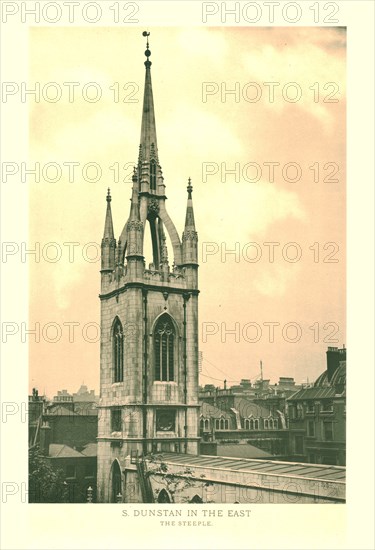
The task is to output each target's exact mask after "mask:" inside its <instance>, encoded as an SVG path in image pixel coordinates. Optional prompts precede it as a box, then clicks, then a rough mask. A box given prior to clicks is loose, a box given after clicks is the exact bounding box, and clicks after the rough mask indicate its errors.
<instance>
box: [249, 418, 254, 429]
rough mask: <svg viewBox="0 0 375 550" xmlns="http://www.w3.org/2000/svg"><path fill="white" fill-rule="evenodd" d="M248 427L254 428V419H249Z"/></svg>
mask: <svg viewBox="0 0 375 550" xmlns="http://www.w3.org/2000/svg"><path fill="white" fill-rule="evenodd" d="M249 428H250V430H253V429H254V420H249Z"/></svg>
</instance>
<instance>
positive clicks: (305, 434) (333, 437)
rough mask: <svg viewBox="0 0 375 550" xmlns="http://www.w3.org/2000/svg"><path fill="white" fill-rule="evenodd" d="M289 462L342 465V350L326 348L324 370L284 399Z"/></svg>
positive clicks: (343, 349) (343, 381) (343, 353)
mask: <svg viewBox="0 0 375 550" xmlns="http://www.w3.org/2000/svg"><path fill="white" fill-rule="evenodd" d="M287 403H288V417H289V427H290V452H291V456H292V458H293V460H296V459H297V460H301V461H304V462H310V463H313V464H334V465H338V466H344V465H345V464H346V458H345V456H346V349H345V348H342V349H338V348H333V347H329V348H328V350H327V370H325V371H324V372H323V373H322V374H321V375H320V376H319V377H318V379H317V380H316V382H315V383H314V385H313V386H312V387H310V388H305V389H301V390H299V391H298V392H296V393H295V394H294V395H292V396H291V397H289V398H288V400H287Z"/></svg>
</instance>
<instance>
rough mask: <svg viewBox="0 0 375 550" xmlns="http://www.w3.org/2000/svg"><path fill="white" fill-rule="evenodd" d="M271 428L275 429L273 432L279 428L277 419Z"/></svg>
mask: <svg viewBox="0 0 375 550" xmlns="http://www.w3.org/2000/svg"><path fill="white" fill-rule="evenodd" d="M273 427H274V428H275V430H277V429H278V428H279V421H278V420H277V418H275V419H274V421H273Z"/></svg>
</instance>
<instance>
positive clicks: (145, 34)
mask: <svg viewBox="0 0 375 550" xmlns="http://www.w3.org/2000/svg"><path fill="white" fill-rule="evenodd" d="M142 36H147V42H146V51H145V56H146V57H147V61H145V65H146V67H151V61H150V60H149V57H150V55H151V51H150V50H149V43H148V37H149V36H150V33H149V32H147V31H143V33H142Z"/></svg>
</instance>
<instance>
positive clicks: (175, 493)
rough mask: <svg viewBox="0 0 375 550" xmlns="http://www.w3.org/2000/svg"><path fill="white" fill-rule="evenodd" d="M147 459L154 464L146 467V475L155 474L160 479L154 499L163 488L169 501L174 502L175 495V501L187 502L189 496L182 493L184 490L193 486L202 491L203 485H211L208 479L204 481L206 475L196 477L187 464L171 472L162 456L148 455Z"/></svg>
mask: <svg viewBox="0 0 375 550" xmlns="http://www.w3.org/2000/svg"><path fill="white" fill-rule="evenodd" d="M148 460H149V464H153V465H155V466H153V467H151V468H150V467H149V468H148V469H147V476H148V477H151V476H155V477H156V478H159V479H160V488H156V489H155V490H154V494H155V498H156V500H157V499H158V496H159V494H160V493H161V492H162V491H163V490H166V491H167V493H168V495H169V498H170V501H171V503H176V497H177V502H179V503H187V502H189V499H190V498H191V497H190V496H186V495H184V492H185V491H186V490H187V489H190V488H191V487H194V488H199V489H201V491H202V492H203V489H204V488H205V487H208V486H209V485H212V483H211V482H210V481H205V477H206V476H205V475H204V474H202V475H200V476H199V478H197V477H196V474H195V472H194V470H192V469H191V468H189V466H186V467H185V468H183V469H182V470H179V471H177V472H171V471H170V470H169V467H168V464H166V463H165V462H163V457H162V456H155V455H150V456H149V457H148ZM159 479H158V481H159ZM200 480H201V481H200ZM209 502H211V501H209Z"/></svg>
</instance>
